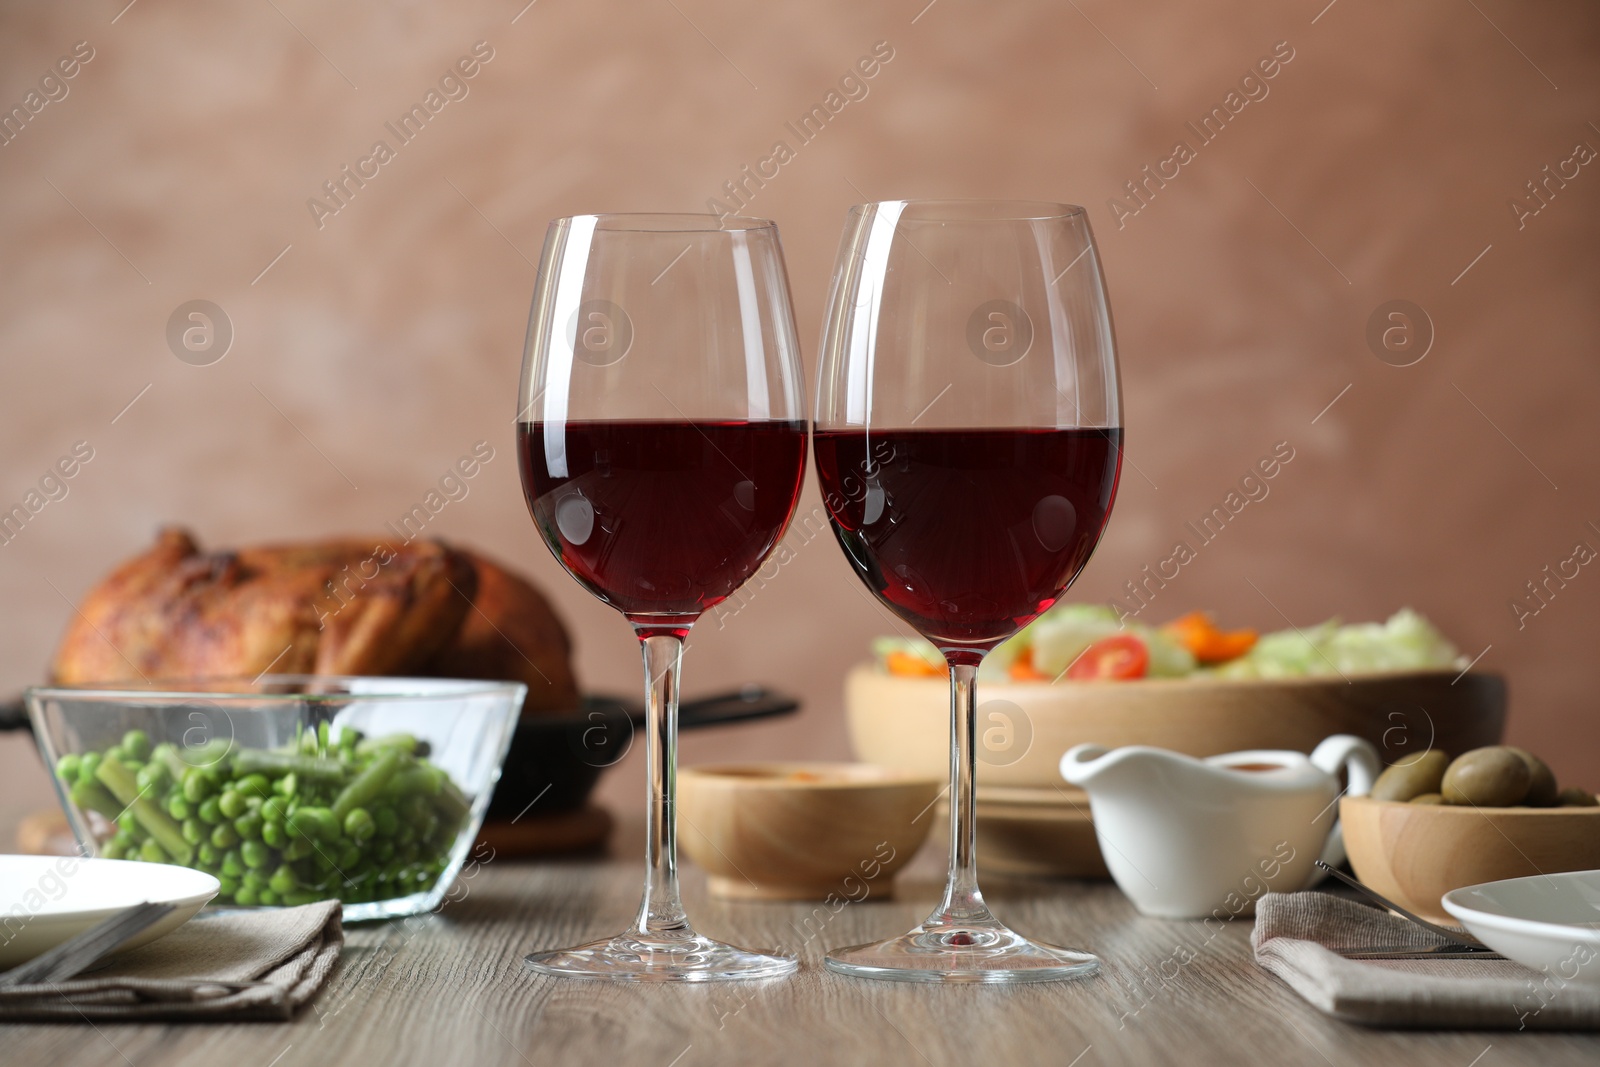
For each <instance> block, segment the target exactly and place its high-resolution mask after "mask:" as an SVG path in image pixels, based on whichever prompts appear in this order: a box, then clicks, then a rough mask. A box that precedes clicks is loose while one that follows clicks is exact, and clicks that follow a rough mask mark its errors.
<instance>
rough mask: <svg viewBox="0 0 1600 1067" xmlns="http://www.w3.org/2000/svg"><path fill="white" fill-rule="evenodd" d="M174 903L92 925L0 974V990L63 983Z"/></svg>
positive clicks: (144, 905) (119, 914)
mask: <svg viewBox="0 0 1600 1067" xmlns="http://www.w3.org/2000/svg"><path fill="white" fill-rule="evenodd" d="M175 907H176V905H174V904H166V903H163V904H152V903H150V902H149V901H145V902H144V903H142V904H135V905H133V906H132V907H131V908H124V909H123V910H122V911H119V912H117V913H116V914H115V915H112V916H109V917H108V918H106V919H103V920H101V921H100V922H98V923H95V924H94V925H93V926H91V927H89V929H87V930H84V931H83V932H82V933H79V934H77V935H75V936H73V937H70V938H68V939H67V940H65V941H63V942H61V944H59V945H57V946H56V947H55V948H52V949H51V950H50V951H48V952H45V953H43V954H42V955H39V956H35V957H34V958H33V959H31V960H29V961H28V962H27V963H22V964H18V965H17V966H15V967H13V968H11V970H9V971H6V972H4V973H3V974H0V989H3V988H6V987H9V986H18V985H38V984H42V983H48V982H64V981H66V980H67V979H69V978H72V977H75V976H76V975H79V974H82V973H83V971H84V970H85V969H87V968H88V967H91V966H93V965H94V964H95V963H97V962H98V961H99V960H101V959H103V958H104V957H106V956H108V955H110V954H111V953H112V952H115V951H116V950H117V949H119V948H121V947H122V946H123V945H125V944H127V943H128V942H129V941H131V940H133V938H135V937H137V936H138V935H139V934H141V933H143V932H144V931H146V930H148V929H149V928H150V927H152V926H154V925H155V924H156V923H158V922H160V921H161V920H162V919H164V918H166V917H167V916H168V915H170V914H172V911H173V909H174V908H175Z"/></svg>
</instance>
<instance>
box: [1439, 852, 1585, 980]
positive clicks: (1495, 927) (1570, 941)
mask: <svg viewBox="0 0 1600 1067" xmlns="http://www.w3.org/2000/svg"><path fill="white" fill-rule="evenodd" d="M1442 903H1443V904H1444V910H1445V911H1448V912H1449V913H1450V914H1451V915H1454V916H1455V917H1456V919H1457V920H1459V921H1460V923H1461V925H1462V926H1465V927H1466V928H1467V931H1468V932H1469V933H1471V934H1472V935H1473V936H1474V937H1476V938H1477V939H1478V940H1479V941H1482V942H1483V943H1484V944H1486V945H1488V946H1489V947H1490V948H1492V949H1494V950H1495V951H1496V952H1498V953H1500V954H1501V955H1502V956H1504V957H1506V958H1507V959H1512V960H1516V961H1517V962H1518V963H1520V964H1523V965H1524V966H1527V967H1532V968H1533V969H1534V970H1536V971H1544V972H1546V973H1547V974H1549V975H1551V976H1552V977H1554V978H1557V979H1559V980H1560V981H1562V982H1578V983H1581V984H1583V985H1600V871H1573V872H1571V873H1568V874H1536V875H1533V876H1532V877H1531V878H1508V879H1506V880H1505V881H1503V882H1485V883H1484V884H1483V885H1469V886H1467V887H1466V888H1465V889H1456V890H1453V891H1451V892H1449V893H1446V894H1445V895H1444V900H1443V901H1442Z"/></svg>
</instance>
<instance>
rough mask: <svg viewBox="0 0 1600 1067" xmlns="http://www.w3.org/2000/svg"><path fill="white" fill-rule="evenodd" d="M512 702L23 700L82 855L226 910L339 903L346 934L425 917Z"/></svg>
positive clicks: (361, 695)
mask: <svg viewBox="0 0 1600 1067" xmlns="http://www.w3.org/2000/svg"><path fill="white" fill-rule="evenodd" d="M525 693H526V687H524V686H523V685H521V684H519V683H512V682H483V681H461V680H454V679H440V678H367V677H362V678H355V677H315V676H310V675H263V676H262V677H260V678H256V679H253V680H211V679H207V680H186V681H182V682H155V683H151V684H149V685H138V686H129V687H126V688H110V687H76V686H40V687H36V688H32V689H29V690H28V691H27V692H26V693H25V694H24V696H25V699H26V701H27V705H28V714H29V717H30V718H31V719H32V722H33V732H34V736H35V737H36V738H37V739H38V741H39V748H40V750H41V751H42V753H43V755H44V759H45V763H46V765H47V766H49V767H50V768H51V769H52V772H53V774H52V777H53V779H54V781H55V784H56V792H57V793H58V794H59V795H60V798H61V804H62V806H63V807H64V808H65V809H66V812H67V818H68V819H69V821H70V822H71V823H72V829H73V832H74V833H75V834H76V835H77V838H78V843H79V845H80V847H82V848H83V849H84V850H85V853H86V854H89V855H94V856H101V857H107V858H111V859H118V858H120V859H143V860H149V861H152V862H159V863H178V864H182V865H183V866H186V867H193V868H195V869H197V870H202V871H205V872H207V873H209V874H213V875H215V876H216V877H217V878H218V879H219V880H220V881H221V882H222V892H221V893H220V894H218V896H217V900H216V903H217V904H219V905H223V906H228V905H233V906H240V907H250V906H260V905H267V906H272V905H287V904H303V903H309V902H311V901H315V900H326V899H330V898H337V899H339V900H341V901H343V902H344V919H345V920H346V921H359V920H362V919H383V918H393V917H398V916H403V915H414V914H418V913H421V912H424V911H430V910H432V909H433V908H435V907H437V906H438V905H439V902H440V901H441V900H442V899H443V898H444V894H445V892H446V890H448V889H449V888H450V885H451V883H452V881H454V879H455V876H456V873H457V872H458V871H459V870H460V869H461V865H462V864H463V863H464V862H465V861H466V857H467V852H468V851H469V850H470V849H471V847H472V842H473V840H474V839H475V838H476V836H477V833H478V828H479V826H480V824H482V822H483V816H484V812H485V811H486V810H487V809H488V806H489V797H490V794H491V793H492V792H493V791H494V785H495V782H496V781H497V780H498V779H499V777H500V766H501V764H502V763H503V762H504V760H505V757H506V750H507V748H508V746H509V745H510V743H511V734H512V731H513V729H514V728H515V727H516V722H517V716H518V713H519V711H520V709H521V707H522V699H523V696H524V695H525Z"/></svg>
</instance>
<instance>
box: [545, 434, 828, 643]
mask: <svg viewBox="0 0 1600 1067" xmlns="http://www.w3.org/2000/svg"><path fill="white" fill-rule="evenodd" d="M805 441H806V425H805V423H804V422H797V421H767V422H710V421H707V422H690V421H683V422H676V421H674V422H664V421H663V422H655V421H626V422H623V421H619V422H607V421H597V422H567V423H552V422H531V423H523V424H522V425H521V426H520V427H519V428H518V432H517V445H518V448H517V451H518V459H519V462H520V465H521V468H522V491H523V495H524V496H525V497H526V498H527V501H528V510H529V511H531V512H532V513H533V521H534V524H535V525H536V526H538V528H539V532H540V533H541V534H542V535H543V536H544V539H545V543H546V544H548V545H549V546H550V549H551V551H553V552H554V553H555V554H556V557H557V558H558V559H560V560H561V563H562V565H564V566H565V567H566V568H567V570H568V571H569V572H570V573H571V574H572V576H573V577H574V578H576V579H577V580H578V581H579V582H580V583H582V584H583V585H584V587H585V588H587V589H588V590H589V591H590V592H591V593H593V594H594V595H595V596H597V597H599V598H600V599H601V600H603V601H605V602H606V603H608V604H610V605H612V606H613V607H616V608H617V609H619V610H620V611H622V612H623V613H624V614H626V615H627V616H628V617H629V619H631V620H633V621H634V622H636V623H648V622H657V623H667V624H673V623H682V624H687V623H689V622H692V621H693V620H694V618H695V617H696V616H698V615H699V614H700V613H701V612H703V611H705V610H706V609H708V608H710V607H711V606H712V605H714V604H717V603H719V602H721V601H722V600H724V599H726V598H727V597H728V596H729V595H731V594H732V593H733V591H734V590H735V589H737V588H739V586H741V585H743V584H744V582H745V580H746V579H748V578H749V577H750V576H751V575H752V574H754V573H755V570H756V568H757V567H759V566H761V564H762V561H763V560H765V559H766V558H767V554H768V553H769V552H771V551H772V549H773V548H774V547H775V546H776V545H777V543H778V539H779V538H780V537H782V536H783V531H784V529H785V528H786V527H787V526H788V524H789V517H790V516H791V515H793V514H794V508H795V502H796V501H797V500H798V498H799V496H800V482H801V479H802V478H803V477H804V475H805V464H806V456H805Z"/></svg>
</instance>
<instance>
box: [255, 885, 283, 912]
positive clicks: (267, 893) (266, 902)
mask: <svg viewBox="0 0 1600 1067" xmlns="http://www.w3.org/2000/svg"><path fill="white" fill-rule="evenodd" d="M256 899H257V900H258V901H260V902H261V905H262V907H266V908H275V907H277V906H278V904H279V903H281V898H280V897H279V896H278V894H276V893H274V892H273V891H272V890H271V889H263V890H261V891H260V892H258V893H257V894H256Z"/></svg>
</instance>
